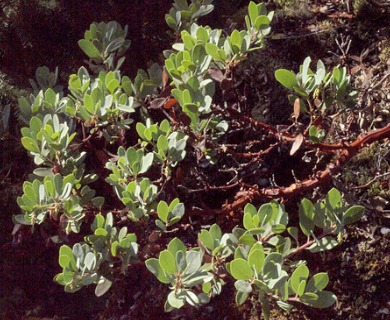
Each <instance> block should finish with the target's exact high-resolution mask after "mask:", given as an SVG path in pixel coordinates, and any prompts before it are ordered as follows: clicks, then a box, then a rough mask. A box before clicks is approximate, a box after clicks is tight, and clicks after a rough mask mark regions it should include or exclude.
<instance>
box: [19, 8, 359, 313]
mask: <svg viewBox="0 0 390 320" xmlns="http://www.w3.org/2000/svg"><path fill="white" fill-rule="evenodd" d="M211 3H212V1H199V0H192V1H191V4H188V2H187V1H185V0H180V1H179V0H175V1H174V5H173V8H172V9H171V10H170V11H169V13H168V14H167V15H166V17H165V18H166V22H167V24H168V26H169V27H171V29H173V33H172V35H173V36H174V41H175V43H174V44H173V45H172V49H171V50H166V51H165V52H164V56H165V62H164V68H163V67H161V66H159V65H158V64H152V65H150V67H149V68H148V70H147V71H144V70H139V71H138V73H137V75H136V77H135V78H134V79H133V80H131V79H130V77H128V76H125V75H123V74H122V73H121V66H122V64H123V62H124V57H123V54H124V53H125V51H126V50H127V49H128V48H129V46H130V41H129V40H126V35H127V27H125V28H122V27H121V26H120V25H119V24H118V23H117V22H114V21H112V22H108V23H103V22H102V23H93V24H92V25H91V26H90V29H89V30H87V31H86V33H85V34H84V38H83V39H81V40H80V41H79V42H78V44H79V46H80V48H81V50H82V51H83V52H84V53H85V54H86V55H87V56H88V59H89V60H88V61H87V63H88V67H89V70H90V71H88V69H87V68H86V67H81V68H79V70H78V71H77V73H75V74H72V75H70V77H69V82H68V91H65V90H63V89H62V88H61V87H60V86H58V85H57V84H56V80H57V77H58V70H55V72H50V71H49V69H48V68H45V67H43V68H40V69H38V70H37V72H36V81H31V84H32V86H33V93H32V94H31V95H30V96H29V97H28V98H27V97H21V98H20V99H19V105H20V110H21V115H20V118H21V120H22V121H23V122H24V123H25V125H26V127H24V128H22V130H21V134H22V138H21V142H22V145H23V146H24V148H25V149H26V150H27V151H28V152H29V154H30V155H31V156H32V157H33V158H34V163H35V164H36V165H37V166H38V168H37V169H35V170H34V172H33V175H32V176H31V180H32V181H31V182H30V181H26V182H25V183H24V185H23V195H22V196H21V197H19V198H18V205H19V206H20V208H21V210H22V212H23V213H22V214H20V215H16V216H15V217H14V220H15V222H16V223H19V224H25V225H31V226H32V227H34V228H39V227H40V226H45V225H48V224H49V223H52V224H57V225H58V229H57V232H58V234H56V235H55V236H53V237H52V240H53V241H54V239H56V240H55V242H57V243H61V244H62V246H61V247H60V250H59V264H60V266H61V267H62V269H63V270H62V272H61V273H59V274H57V275H56V276H55V278H54V280H55V281H56V282H57V283H59V284H60V285H63V286H64V288H65V291H67V292H76V291H77V290H79V289H81V288H82V287H84V286H88V285H92V284H95V285H96V290H95V293H96V295H97V296H101V295H103V294H104V293H106V292H107V291H108V290H109V289H110V287H111V286H112V285H113V284H114V283H115V280H116V279H119V278H121V277H123V275H124V274H126V272H127V270H128V269H129V268H132V266H134V265H135V264H138V263H141V264H143V263H144V264H145V266H146V268H147V269H148V270H149V271H150V272H151V273H152V274H153V275H154V276H155V277H156V278H157V279H158V280H159V281H160V282H162V283H164V284H167V285H169V286H170V290H171V291H170V293H169V294H168V297H167V300H166V303H165V311H172V310H173V309H180V308H181V307H183V306H184V305H185V304H189V305H191V306H200V305H203V304H206V303H208V302H209V301H210V299H211V298H212V297H214V296H216V295H218V294H220V293H221V292H222V289H223V286H224V285H225V283H226V282H227V281H232V280H233V281H235V282H234V286H235V288H236V290H237V292H236V303H237V304H238V305H241V304H243V303H245V302H246V301H247V299H248V298H249V297H250V296H251V295H256V296H257V297H259V299H260V301H261V305H262V313H263V316H264V317H265V318H268V317H269V313H270V310H269V308H270V307H269V301H270V300H276V303H277V305H278V306H279V307H280V308H282V309H283V310H286V311H289V310H291V309H292V308H293V304H295V303H296V302H300V303H303V304H305V305H308V306H311V307H315V308H327V307H330V306H331V305H333V304H334V303H335V301H336V296H335V295H334V294H333V293H332V292H330V291H327V290H325V288H326V287H327V285H328V282H329V276H328V274H327V273H325V272H319V273H315V274H313V272H311V271H310V269H309V267H308V263H307V262H306V261H303V260H298V261H296V260H294V259H293V258H295V257H296V255H297V254H298V253H299V252H302V251H304V250H307V251H310V252H312V253H317V252H323V251H326V250H331V249H333V248H334V247H335V246H337V245H338V244H339V243H340V242H341V239H342V237H341V235H342V233H343V232H345V226H346V225H348V224H351V223H354V222H356V221H358V220H359V219H360V218H361V217H362V215H363V213H364V207H362V206H358V205H355V206H347V205H345V203H344V201H343V198H342V195H341V194H340V192H339V191H338V190H337V189H334V188H333V189H331V190H330V191H329V192H328V193H327V194H326V196H325V199H324V200H323V201H319V202H317V203H316V204H313V203H312V202H311V200H309V199H307V198H304V199H303V200H302V201H301V202H300V205H299V209H298V218H299V221H298V224H299V228H298V227H297V226H298V224H295V225H294V224H289V220H290V216H289V215H288V213H287V212H286V210H285V207H284V204H283V203H282V202H281V200H285V199H284V197H283V195H286V194H287V192H285V193H284V194H283V192H284V191H285V190H284V189H283V188H280V189H278V190H277V191H278V192H279V193H278V192H276V191H275V189H268V192H269V194H271V195H273V198H277V199H274V200H271V201H269V202H266V201H262V202H263V204H262V205H260V207H259V208H256V207H255V205H254V204H252V203H251V202H253V203H255V202H256V201H254V198H253V197H252V194H254V193H255V192H258V191H257V189H258V186H256V187H251V188H249V189H248V190H244V191H243V189H244V188H245V187H246V186H247V185H248V184H247V183H246V182H244V180H243V178H242V177H239V174H236V175H235V176H234V178H233V179H231V180H229V181H228V182H226V183H225V185H224V186H210V185H209V184H208V182H207V181H206V182H204V183H203V184H202V182H201V180H202V178H203V177H204V176H205V173H211V172H212V171H214V173H218V174H220V173H221V172H233V173H234V172H236V171H238V170H241V169H242V168H243V167H247V163H243V164H242V163H241V164H239V166H238V168H237V169H235V168H234V167H233V169H230V170H229V168H227V166H228V162H227V161H226V160H225V159H224V157H223V154H224V152H227V150H228V148H229V147H228V146H227V145H228V143H226V145H225V142H226V141H229V140H228V138H227V136H228V135H229V134H230V132H233V131H234V130H233V128H232V127H235V129H237V128H239V127H240V126H243V125H242V123H239V122H238V121H237V118H238V119H239V120H240V121H241V120H242V121H244V120H245V121H247V122H248V121H249V123H250V124H251V125H252V126H253V127H259V128H261V129H262V130H268V131H267V134H264V139H263V140H264V141H262V142H263V143H264V144H267V143H268V146H269V149H266V148H264V150H263V151H264V154H266V153H267V152H268V151H267V150H272V149H273V148H274V147H279V146H281V145H282V143H285V142H286V141H287V142H288V143H291V141H294V143H293V148H292V150H295V151H296V150H297V149H298V148H300V147H301V145H302V146H304V147H306V148H308V149H310V148H313V144H314V145H315V147H318V144H320V142H321V141H322V140H324V139H325V138H326V133H325V131H324V130H323V129H322V128H320V127H319V126H318V127H317V126H316V125H315V123H316V120H317V119H318V117H319V114H322V115H323V116H326V115H327V114H331V113H332V112H333V111H334V110H342V109H343V108H344V109H345V108H346V107H347V106H348V105H349V104H350V103H351V102H352V101H353V99H354V95H355V93H354V92H353V90H352V87H351V80H350V77H349V76H347V74H346V69H345V68H340V67H335V68H334V69H333V71H332V72H329V73H326V70H325V66H324V64H323V63H322V62H321V61H318V63H317V70H316V72H313V71H312V70H311V69H310V66H309V65H310V62H311V60H310V58H306V59H305V61H304V62H303V65H302V66H301V68H300V71H299V73H298V74H294V73H293V72H291V71H288V70H286V69H279V70H277V71H276V72H275V77H276V79H277V80H278V81H279V82H280V83H281V84H282V85H283V86H284V87H286V88H287V89H289V90H290V91H292V92H293V95H292V97H291V99H290V100H291V101H292V102H293V104H294V116H295V121H294V124H293V125H297V120H298V118H299V116H300V113H301V112H302V113H308V114H309V116H310V120H309V123H307V122H305V125H307V128H306V130H302V128H300V127H298V126H297V127H296V131H297V132H298V131H299V133H298V134H296V135H294V134H293V133H291V132H287V133H282V132H279V131H278V130H277V129H275V128H273V127H271V126H269V125H267V124H263V123H259V122H256V121H254V120H253V119H252V120H251V119H249V120H248V119H247V118H245V117H242V116H241V115H240V114H239V108H236V109H234V108H231V106H230V105H229V103H228V102H227V101H224V103H223V104H222V105H216V104H215V103H214V102H215V96H216V92H217V91H218V90H220V91H222V96H224V94H225V93H226V92H227V91H228V90H227V89H226V87H232V86H233V85H232V81H233V80H232V78H233V76H232V74H234V70H235V68H236V67H237V66H238V65H239V64H240V63H241V62H242V61H243V60H244V59H246V58H247V56H248V55H249V54H250V53H251V52H253V51H255V50H260V49H262V48H264V47H265V45H266V36H268V35H269V34H270V33H271V28H270V24H271V21H272V19H273V12H267V10H266V7H265V5H264V4H256V3H255V2H252V1H251V2H250V3H249V5H248V15H247V16H246V17H245V29H244V30H241V31H238V30H233V31H232V32H231V33H229V34H225V33H223V32H222V30H218V29H211V28H210V27H208V26H200V25H198V24H197V23H196V22H197V19H198V18H199V17H201V16H204V15H206V14H208V13H209V12H211V10H212V9H213V5H212V4H211ZM217 84H219V86H217ZM67 92H68V93H67ZM307 106H308V107H307ZM256 134H258V132H256ZM267 135H268V136H267ZM306 137H307V139H308V140H309V141H305V138H306ZM224 139H226V140H224ZM278 141H279V142H278ZM316 144H317V145H316ZM320 146H321V144H320ZM356 149H357V148H356ZM295 151H294V152H295ZM353 151H354V152H356V150H355V149H353ZM294 152H291V154H293V153H294ZM219 154H222V156H220V155H219ZM259 154H260V156H259ZM232 155H233V156H236V157H237V158H240V157H241V158H252V159H255V160H256V161H257V160H258V159H259V157H261V156H262V155H263V153H262V152H259V153H258V154H257V158H256V155H255V152H247V153H240V152H236V151H229V156H230V158H231V157H232ZM253 157H254V158H253ZM344 158H347V156H345V157H344ZM224 161H225V162H224ZM235 161H236V162H237V161H238V160H235ZM340 161H341V160H340ZM250 162H252V161H250ZM250 162H248V163H250ZM218 165H219V166H218ZM97 167H98V168H97ZM191 167H196V168H197V169H199V168H200V169H202V170H203V169H204V171H200V172H201V173H199V174H198V176H196V179H192V177H193V176H192V171H193V168H191ZM223 170H224V171H223ZM313 170H314V169H313ZM242 171H243V170H242ZM242 171H240V174H241V173H242ZM320 173H321V172H320ZM311 175H312V176H315V174H312V173H311ZM313 179H315V178H313ZM191 180H195V182H194V181H191ZM93 182H95V184H94V185H93V186H94V187H95V188H96V186H97V183H101V185H104V186H106V185H107V184H108V185H110V187H112V189H113V192H112V193H111V194H104V192H105V190H107V188H106V189H103V187H102V188H101V189H98V188H96V191H95V190H94V189H92V188H91V187H90V186H89V184H91V183H93ZM96 182H97V183H96ZM304 182H305V183H306V184H310V182H311V180H309V181H304ZM314 184H315V183H313V185H314ZM199 185H201V188H200V189H199V188H198V189H192V190H191V192H188V194H190V195H191V194H196V193H199V192H206V191H210V190H211V191H213V190H222V191H226V190H228V189H230V188H234V187H236V186H238V187H239V188H240V191H237V194H236V198H235V199H234V202H233V203H230V204H228V203H227V204H226V205H225V206H224V205H222V209H221V210H217V209H216V210H215V212H213V210H209V211H206V209H205V211H204V212H207V213H210V212H211V214H210V216H209V217H206V214H203V217H202V218H201V219H206V218H207V219H208V220H207V221H209V219H213V220H217V221H218V220H220V218H221V217H223V215H224V214H226V211H227V210H230V211H231V212H233V211H234V210H236V211H239V212H240V213H242V221H239V224H240V226H237V227H235V228H233V229H232V228H230V229H228V228H227V227H226V225H225V224H223V223H221V222H218V223H215V224H213V225H212V226H210V227H209V228H205V227H202V228H201V230H197V231H199V232H198V234H197V243H198V246H196V245H194V243H191V241H190V240H188V242H186V243H184V242H183V241H181V240H179V238H178V237H174V238H173V239H171V238H170V236H169V235H170V234H171V233H176V232H177V231H178V230H180V229H182V228H183V225H184V222H189V224H190V225H191V224H192V220H191V218H190V214H191V213H193V212H194V211H196V210H197V207H196V206H193V205H191V203H187V202H186V201H184V200H182V199H181V197H182V195H183V194H182V193H180V187H182V188H183V189H185V190H189V189H190V188H192V187H193V186H197V187H199ZM304 186H306V185H304ZM293 187H294V188H292V187H291V189H293V191H294V190H296V189H298V187H297V186H296V185H293ZM302 189H303V188H302ZM240 192H242V193H241V195H240ZM266 192H267V190H266V191H265V192H264V194H266ZM298 192H299V190H298ZM298 192H297V194H298ZM188 194H187V195H186V196H184V197H186V200H188V198H187V196H188ZM259 194H260V193H259V192H258V193H257V195H258V196H259ZM278 195H280V196H278ZM113 196H116V198H117V199H119V201H120V202H119V203H120V204H118V202H114V201H113V200H112V197H113ZM188 197H189V196H188ZM259 197H260V196H259ZM286 198H287V196H286ZM194 199H196V201H198V202H199V203H200V204H199V206H202V207H207V206H206V205H203V203H202V201H203V200H201V197H197V198H194ZM268 199H269V198H268ZM191 200H192V201H194V200H193V199H191ZM262 200H264V199H262ZM188 202H189V201H188ZM187 204H190V205H187ZM119 206H121V207H120V210H118V209H117V208H118V207H119ZM241 207H244V208H243V210H240V209H241ZM226 208H227V209H226ZM202 213H203V212H202ZM212 214H214V216H211V215H212ZM229 214H230V213H229ZM233 215H234V214H233ZM92 218H93V219H92ZM119 218H120V219H121V221H124V222H123V223H126V224H127V225H126V226H123V227H122V228H120V229H119V228H117V227H116V226H117V225H119V224H120V221H119ZM240 220H241V219H240ZM91 221H92V223H91ZM183 221H184V222H183ZM237 221H238V220H237ZM179 222H183V224H181V223H179ZM83 224H85V225H88V224H90V226H91V230H92V233H91V234H90V235H84V234H82V232H85V231H83V230H85V228H82V227H83ZM174 225H175V226H176V227H177V228H176V229H173V228H172V226H174ZM156 227H157V229H156ZM192 227H193V226H192ZM140 229H142V232H140V231H139V230H140ZM118 230H119V231H118ZM128 230H130V231H131V232H130V233H128ZM136 231H137V232H139V234H140V235H142V237H141V236H139V234H137V236H138V241H139V243H137V236H136ZM64 232H65V234H66V235H69V234H71V233H81V234H82V235H83V236H84V238H83V239H84V241H81V242H76V243H73V246H72V247H70V246H68V244H66V243H68V241H69V239H68V237H67V236H64V234H63V233H64ZM155 234H157V235H158V238H159V240H161V239H162V240H163V242H162V243H165V244H166V243H167V249H165V250H162V251H160V252H159V253H158V254H157V252H152V256H151V255H149V254H145V253H144V251H143V250H138V248H139V246H141V245H142V246H143V247H144V248H147V247H148V245H149V242H151V243H153V242H155V241H157V240H156V239H152V238H153V237H152V235H155ZM145 235H147V236H146V237H145ZM78 238H80V237H78ZM159 247H160V246H159ZM144 248H142V249H144ZM138 251H140V252H138Z"/></svg>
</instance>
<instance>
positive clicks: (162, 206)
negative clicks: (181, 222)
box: [157, 201, 169, 223]
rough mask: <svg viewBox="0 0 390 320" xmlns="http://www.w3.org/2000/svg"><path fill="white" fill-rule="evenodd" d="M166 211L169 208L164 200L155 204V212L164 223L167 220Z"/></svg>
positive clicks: (167, 211)
mask: <svg viewBox="0 0 390 320" xmlns="http://www.w3.org/2000/svg"><path fill="white" fill-rule="evenodd" d="M168 213H169V208H168V204H167V203H166V202H165V201H160V202H159V203H158V205H157V214H158V217H159V218H160V219H161V220H162V221H163V222H165V223H167V222H168Z"/></svg>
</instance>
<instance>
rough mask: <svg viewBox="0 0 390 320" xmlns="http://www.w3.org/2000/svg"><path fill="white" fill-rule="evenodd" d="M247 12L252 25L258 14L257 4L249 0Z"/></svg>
mask: <svg viewBox="0 0 390 320" xmlns="http://www.w3.org/2000/svg"><path fill="white" fill-rule="evenodd" d="M248 14H249V18H250V19H251V22H252V25H254V24H255V21H256V18H257V17H258V16H259V10H258V9H257V5H256V4H255V3H254V2H253V1H251V2H250V3H249V5H248Z"/></svg>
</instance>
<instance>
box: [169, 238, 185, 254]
mask: <svg viewBox="0 0 390 320" xmlns="http://www.w3.org/2000/svg"><path fill="white" fill-rule="evenodd" d="M168 250H169V251H170V252H171V253H172V255H173V256H176V252H177V251H179V250H180V251H183V252H185V251H186V246H185V245H184V243H183V242H181V241H180V240H179V239H178V238H176V237H175V238H174V239H172V240H171V241H170V242H169V244H168Z"/></svg>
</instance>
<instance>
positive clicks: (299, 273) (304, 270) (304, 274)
mask: <svg viewBox="0 0 390 320" xmlns="http://www.w3.org/2000/svg"><path fill="white" fill-rule="evenodd" d="M308 277H309V269H308V267H306V266H305V265H300V266H299V267H298V268H296V269H295V270H294V272H293V274H292V276H291V279H290V283H291V288H292V289H293V290H294V292H295V293H298V289H299V285H300V283H301V282H302V281H303V280H307V278H308Z"/></svg>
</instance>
